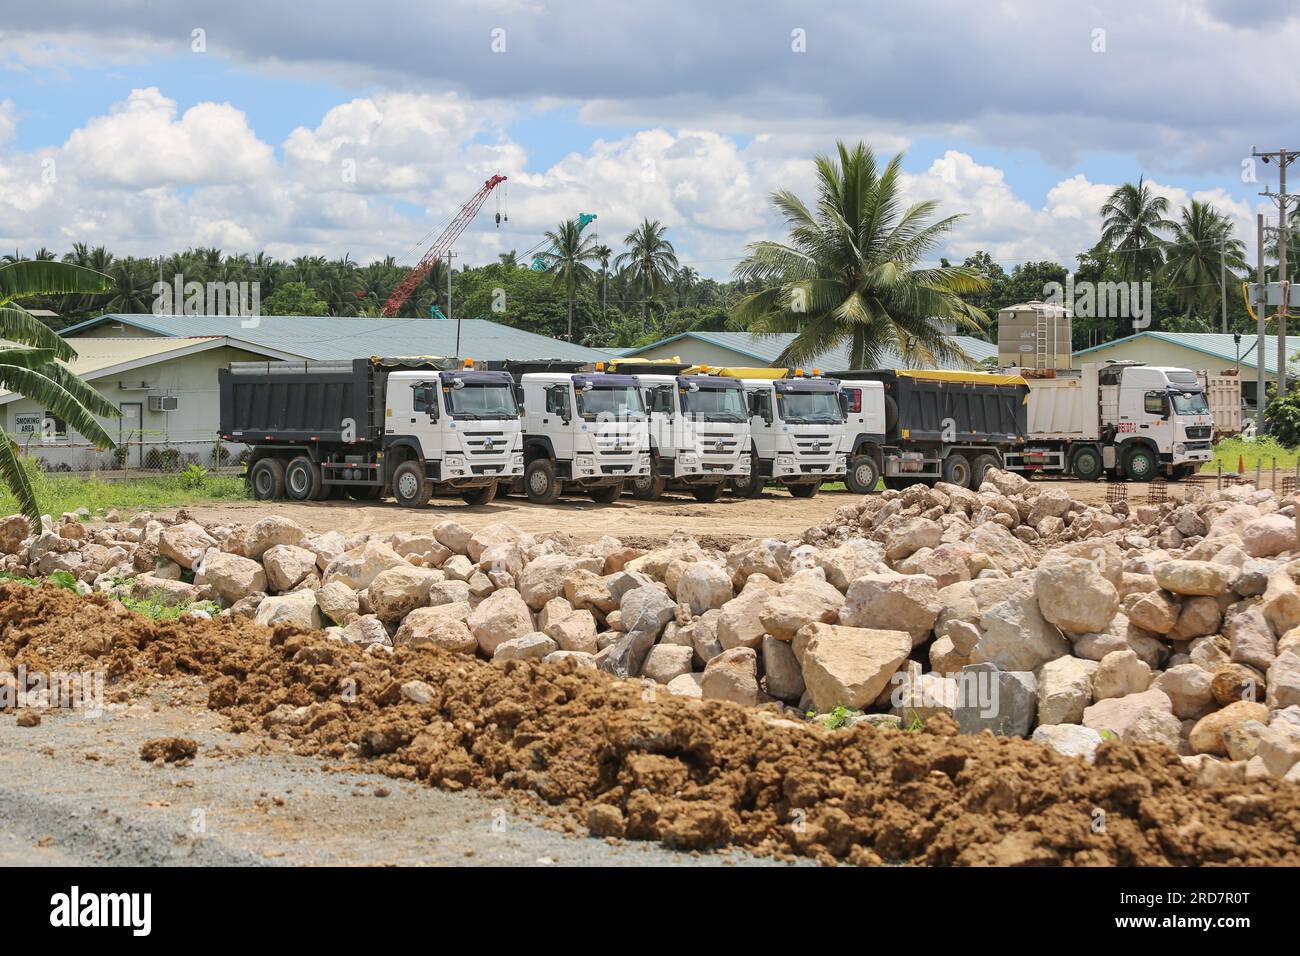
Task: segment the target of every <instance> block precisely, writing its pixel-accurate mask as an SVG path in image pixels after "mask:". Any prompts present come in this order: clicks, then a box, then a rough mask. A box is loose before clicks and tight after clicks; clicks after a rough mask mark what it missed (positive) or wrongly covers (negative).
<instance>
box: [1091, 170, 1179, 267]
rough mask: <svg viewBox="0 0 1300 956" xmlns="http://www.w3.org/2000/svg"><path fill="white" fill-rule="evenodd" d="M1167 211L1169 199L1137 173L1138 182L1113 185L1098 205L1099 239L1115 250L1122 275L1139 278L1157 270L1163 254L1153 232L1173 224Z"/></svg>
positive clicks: (1159, 241) (1156, 236)
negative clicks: (1156, 191)
mask: <svg viewBox="0 0 1300 956" xmlns="http://www.w3.org/2000/svg"><path fill="white" fill-rule="evenodd" d="M1168 215H1169V200H1168V199H1166V198H1165V197H1164V196H1157V195H1156V194H1155V193H1153V192H1152V191H1151V187H1150V186H1148V185H1147V184H1146V182H1145V181H1144V180H1143V179H1142V178H1140V177H1139V179H1138V181H1137V185H1134V184H1133V183H1125V184H1124V185H1123V186H1120V187H1119V188H1118V189H1116V190H1115V191H1114V192H1113V193H1111V194H1110V198H1109V199H1107V200H1106V202H1105V204H1104V205H1103V206H1102V207H1101V241H1102V242H1103V243H1105V244H1106V245H1107V246H1108V247H1110V250H1111V252H1112V253H1114V255H1115V262H1116V265H1117V266H1118V268H1119V272H1120V275H1122V276H1123V277H1124V278H1125V279H1128V280H1129V281H1130V282H1136V281H1142V280H1144V279H1150V278H1151V277H1152V276H1154V275H1155V274H1156V272H1158V271H1159V269H1160V266H1161V265H1162V263H1163V262H1164V255H1163V246H1162V242H1161V239H1160V237H1159V236H1158V235H1157V234H1156V233H1157V232H1159V231H1161V230H1165V231H1168V230H1171V229H1173V228H1174V223H1173V221H1171V220H1170V219H1169V218H1168Z"/></svg>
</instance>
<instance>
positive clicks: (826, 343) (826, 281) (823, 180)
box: [731, 143, 988, 368]
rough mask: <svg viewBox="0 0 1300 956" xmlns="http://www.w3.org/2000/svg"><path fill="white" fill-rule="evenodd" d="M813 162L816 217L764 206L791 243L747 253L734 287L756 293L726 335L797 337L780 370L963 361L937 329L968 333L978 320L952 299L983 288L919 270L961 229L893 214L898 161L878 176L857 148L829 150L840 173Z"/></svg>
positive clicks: (964, 276)
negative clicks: (830, 362)
mask: <svg viewBox="0 0 1300 956" xmlns="http://www.w3.org/2000/svg"><path fill="white" fill-rule="evenodd" d="M815 162H816V168H817V179H818V199H817V204H816V206H815V208H814V209H809V208H808V206H806V205H805V204H804V202H803V200H801V199H799V197H797V196H796V195H794V193H792V192H789V191H788V190H779V191H777V192H775V193H773V194H772V197H771V201H772V204H773V205H774V206H775V207H776V209H777V210H778V211H779V212H780V213H781V215H782V216H783V217H784V218H785V221H786V223H787V225H788V227H789V231H790V236H789V239H788V241H787V242H784V243H781V242H766V241H765V242H755V243H751V244H750V245H749V247H748V255H746V257H745V258H744V259H743V260H742V261H741V262H740V264H739V265H737V266H736V269H735V278H736V279H737V280H738V281H739V282H741V283H751V284H752V285H751V286H750V288H755V287H756V288H757V290H758V291H755V292H751V293H750V294H749V295H746V296H745V297H744V298H742V299H741V300H740V301H739V302H738V303H736V305H735V306H734V307H733V309H732V313H731V322H732V324H733V325H735V326H738V327H740V328H744V329H749V330H752V331H755V332H759V333H760V334H763V333H766V334H777V333H782V332H785V333H789V332H795V333H797V335H796V336H795V338H794V339H793V340H792V341H791V342H790V344H789V345H788V346H786V348H785V349H784V350H783V351H782V353H781V356H780V357H779V358H778V360H777V361H778V362H781V363H783V364H799V363H802V362H806V361H808V360H810V359H812V358H814V357H816V356H818V355H820V354H822V353H824V352H826V351H828V350H829V349H833V348H837V347H839V346H842V345H845V344H847V345H848V347H849V364H850V367H852V368H871V367H872V366H875V365H879V364H880V363H881V362H882V360H884V359H885V358H886V357H887V355H888V353H889V352H891V351H893V352H897V353H898V354H899V355H901V356H902V357H903V358H904V359H905V360H906V361H907V362H908V363H909V364H921V363H933V362H936V361H939V360H957V361H964V360H966V359H967V356H966V355H965V353H964V352H962V350H961V349H960V348H959V347H957V346H956V345H954V344H953V343H952V340H951V339H950V337H949V336H948V335H946V334H945V333H944V331H943V325H944V320H946V321H947V322H950V323H952V324H955V325H956V327H957V328H959V329H970V330H978V329H979V328H980V327H981V326H982V325H983V324H984V323H986V322H987V321H988V319H987V317H986V316H985V315H984V313H983V312H981V311H980V310H979V309H977V308H975V307H974V306H971V305H968V304H967V303H966V302H965V301H963V299H962V296H964V295H968V294H970V293H974V292H979V291H981V290H983V289H984V288H986V286H987V283H986V282H985V280H984V279H983V278H982V277H981V276H980V275H979V273H978V272H976V271H975V270H974V269H969V268H966V267H965V266H951V265H945V266H939V267H937V268H921V267H920V266H919V263H920V262H921V260H922V259H923V258H924V257H925V256H926V254H927V253H928V252H930V250H932V249H933V248H934V246H935V245H936V244H937V243H938V242H939V241H940V239H941V238H942V237H943V235H944V234H945V233H947V232H948V231H949V230H950V229H952V227H953V225H954V224H955V223H956V222H957V221H958V220H959V219H960V217H959V216H949V217H947V218H945V219H940V220H938V221H934V222H931V221H929V220H930V219H931V217H932V215H933V214H934V212H935V210H936V209H937V208H938V203H937V202H935V201H934V200H926V201H923V202H918V203H913V204H912V205H910V206H906V207H905V206H904V205H903V199H902V196H901V191H900V183H899V177H900V175H901V173H902V164H903V156H902V154H901V153H900V154H898V155H896V156H894V158H893V159H891V160H890V161H889V164H888V165H887V166H886V167H885V169H884V170H883V171H881V170H880V169H879V168H878V167H877V164H876V158H875V156H874V155H873V154H872V152H871V150H870V149H869V148H868V147H867V146H866V145H865V144H864V143H859V144H858V145H857V146H855V147H853V148H852V149H850V148H849V147H848V146H846V145H845V144H844V143H839V144H838V161H837V160H836V159H834V158H831V157H829V156H826V155H820V156H818V157H817V158H816V160H815Z"/></svg>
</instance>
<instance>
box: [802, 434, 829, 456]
mask: <svg viewBox="0 0 1300 956" xmlns="http://www.w3.org/2000/svg"><path fill="white" fill-rule="evenodd" d="M836 448H837V443H836V441H835V439H833V438H832V437H831V436H830V435H800V436H799V437H798V438H796V439H795V442H794V450H795V454H797V455H798V456H799V457H800V458H825V457H826V456H828V455H833V454H835V450H836Z"/></svg>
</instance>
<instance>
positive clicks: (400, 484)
mask: <svg viewBox="0 0 1300 956" xmlns="http://www.w3.org/2000/svg"><path fill="white" fill-rule="evenodd" d="M393 497H394V498H396V499H397V503H398V504H399V505H401V506H402V507H403V508H423V507H424V506H425V505H427V504H428V503H429V499H430V498H432V497H433V482H431V481H425V480H424V465H423V464H422V463H421V462H418V461H404V462H402V463H401V464H400V465H398V466H397V470H396V471H394V472H393Z"/></svg>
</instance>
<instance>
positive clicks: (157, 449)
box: [19, 438, 248, 478]
mask: <svg viewBox="0 0 1300 956" xmlns="http://www.w3.org/2000/svg"><path fill="white" fill-rule="evenodd" d="M19 451H20V453H21V454H22V455H23V457H25V458H27V459H28V460H29V461H31V462H33V463H34V464H35V465H36V467H37V468H39V469H40V470H41V471H44V472H46V473H48V474H57V473H64V474H96V475H98V476H99V477H105V478H109V477H129V476H132V475H137V474H138V475H168V474H177V473H179V472H182V471H184V470H185V469H186V468H189V467H191V466H193V465H197V466H199V467H201V468H205V469H207V470H208V471H210V472H215V473H220V474H236V473H238V472H239V471H240V470H241V469H242V468H243V463H244V460H245V459H246V458H247V455H248V448H247V446H246V445H234V444H230V443H229V442H223V441H221V440H220V439H219V438H210V439H192V440H188V441H169V440H167V439H165V438H161V439H160V438H133V439H127V440H125V441H122V442H120V443H119V444H118V445H117V447H116V448H110V449H108V450H104V449H100V448H96V447H95V446H94V445H92V444H90V443H89V442H81V441H62V440H59V441H49V440H46V441H40V442H36V441H33V442H29V443H27V444H20V445H19Z"/></svg>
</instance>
